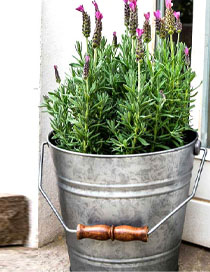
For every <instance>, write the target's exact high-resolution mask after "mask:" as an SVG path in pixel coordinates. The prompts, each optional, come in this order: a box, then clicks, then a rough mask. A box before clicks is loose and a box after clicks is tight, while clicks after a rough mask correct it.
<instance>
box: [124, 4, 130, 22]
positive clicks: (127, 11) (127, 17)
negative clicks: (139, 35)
mask: <svg viewBox="0 0 210 272" xmlns="http://www.w3.org/2000/svg"><path fill="white" fill-rule="evenodd" d="M123 1H124V3H125V7H124V24H125V26H126V27H128V26H129V24H130V7H129V3H128V0H123Z"/></svg>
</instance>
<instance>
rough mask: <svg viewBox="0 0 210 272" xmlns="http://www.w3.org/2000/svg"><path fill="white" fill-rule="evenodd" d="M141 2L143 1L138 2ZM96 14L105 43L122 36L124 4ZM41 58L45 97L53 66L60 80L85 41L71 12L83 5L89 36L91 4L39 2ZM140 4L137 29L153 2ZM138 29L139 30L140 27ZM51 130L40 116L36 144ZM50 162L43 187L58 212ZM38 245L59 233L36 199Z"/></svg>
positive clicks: (106, 5)
mask: <svg viewBox="0 0 210 272" xmlns="http://www.w3.org/2000/svg"><path fill="white" fill-rule="evenodd" d="M141 2H143V1H141ZM97 3H98V4H99V8H100V11H101V12H102V13H103V15H104V19H103V35H105V36H106V37H107V38H108V40H109V41H111V40H112V34H113V32H114V31H116V32H117V35H118V36H119V37H120V35H121V34H122V33H123V32H124V2H123V0H115V1H113V0H106V1H104V0H98V1H97ZM42 4H43V5H42V58H41V93H42V95H44V94H47V92H48V91H52V90H54V89H55V88H56V83H55V79H54V69H53V65H54V64H56V65H58V69H59V72H60V76H61V78H62V79H63V78H64V76H65V73H66V72H68V69H69V63H70V62H71V61H72V60H73V58H72V55H73V54H75V49H74V46H75V41H76V40H79V41H81V40H82V41H83V42H84V46H85V40H84V38H83V35H82V32H81V26H82V14H81V13H79V12H78V11H76V10H75V8H77V7H78V6H79V5H81V4H83V5H84V7H85V10H86V11H87V12H88V13H89V14H91V18H92V33H91V38H92V35H93V30H94V24H95V23H94V21H95V20H94V6H93V5H92V1H83V0H74V1H69V0H60V1H57V0H43V1H42ZM141 5H142V4H140V7H139V15H140V25H141V24H142V22H143V13H146V12H148V11H149V10H150V11H151V12H152V7H153V1H146V0H144V8H142V6H141ZM141 27H142V26H141ZM50 130H51V128H50V124H49V117H48V115H47V114H46V113H42V114H41V137H40V141H41V142H43V141H46V138H47V135H48V132H49V131H50ZM52 167H53V166H52V161H51V158H50V156H49V154H48V153H46V160H45V171H44V172H45V173H44V184H45V186H44V187H45V188H46V191H48V193H49V196H50V198H51V200H52V202H53V203H54V204H55V206H56V207H57V208H58V207H59V203H58V197H57V188H56V179H55V175H54V173H53V172H52ZM39 203H40V205H39V245H40V246H41V245H43V244H46V243H48V242H49V241H52V240H53V239H54V238H55V237H56V236H58V235H60V234H62V233H63V230H62V228H61V227H60V225H59V223H58V222H57V219H56V218H55V216H54V215H53V214H52V211H51V210H50V208H49V207H48V205H47V204H46V202H45V200H44V199H43V198H42V197H41V196H40V198H39Z"/></svg>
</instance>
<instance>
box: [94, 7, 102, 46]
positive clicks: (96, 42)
mask: <svg viewBox="0 0 210 272" xmlns="http://www.w3.org/2000/svg"><path fill="white" fill-rule="evenodd" d="M95 16H96V28H95V31H94V34H93V48H97V47H99V45H100V42H101V32H102V19H103V14H102V13H101V12H100V11H97V12H96V14H95Z"/></svg>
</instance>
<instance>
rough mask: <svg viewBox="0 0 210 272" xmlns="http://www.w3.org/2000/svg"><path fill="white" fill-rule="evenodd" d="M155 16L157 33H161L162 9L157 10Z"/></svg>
mask: <svg viewBox="0 0 210 272" xmlns="http://www.w3.org/2000/svg"><path fill="white" fill-rule="evenodd" d="M154 16H155V29H156V33H157V35H159V34H160V27H161V12H160V10H157V11H155V12H154Z"/></svg>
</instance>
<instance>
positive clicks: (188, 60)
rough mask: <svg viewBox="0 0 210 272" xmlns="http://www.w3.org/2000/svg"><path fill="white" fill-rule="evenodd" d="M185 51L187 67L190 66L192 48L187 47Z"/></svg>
mask: <svg viewBox="0 0 210 272" xmlns="http://www.w3.org/2000/svg"><path fill="white" fill-rule="evenodd" d="M184 53H185V62H186V65H187V67H188V68H189V66H190V55H189V53H190V50H189V48H188V47H185V49H184Z"/></svg>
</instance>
